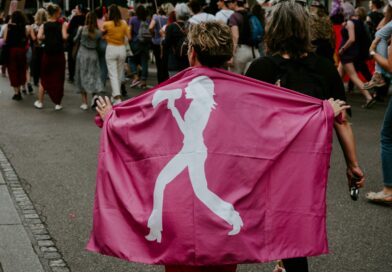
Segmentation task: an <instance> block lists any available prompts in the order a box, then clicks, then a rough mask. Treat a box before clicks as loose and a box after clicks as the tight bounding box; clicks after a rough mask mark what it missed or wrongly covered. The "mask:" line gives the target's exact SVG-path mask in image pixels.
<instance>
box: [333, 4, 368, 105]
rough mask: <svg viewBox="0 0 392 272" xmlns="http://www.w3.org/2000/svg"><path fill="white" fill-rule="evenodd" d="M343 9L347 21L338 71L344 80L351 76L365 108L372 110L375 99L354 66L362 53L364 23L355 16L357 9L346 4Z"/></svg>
mask: <svg viewBox="0 0 392 272" xmlns="http://www.w3.org/2000/svg"><path fill="white" fill-rule="evenodd" d="M343 7H344V18H345V21H344V23H343V25H342V30H341V34H342V41H341V44H340V48H339V55H340V63H339V66H338V71H339V74H340V76H341V77H342V78H343V76H344V75H345V74H347V75H348V76H349V78H350V80H351V81H352V82H353V83H354V85H355V86H357V88H358V89H359V91H360V92H361V94H362V95H363V96H364V97H365V99H366V100H365V104H364V105H363V107H364V108H370V107H371V106H372V105H373V104H374V102H375V99H374V98H373V97H372V96H371V95H370V93H369V91H368V90H365V89H364V84H363V82H362V81H361V79H360V78H359V77H358V74H357V71H356V70H355V66H354V63H355V62H356V61H357V60H358V58H359V57H360V53H361V48H360V46H361V44H360V40H359V39H360V37H361V33H360V29H362V28H363V23H362V22H361V21H359V20H358V19H357V17H356V16H355V9H354V7H353V6H352V5H351V4H350V3H348V2H344V6H343Z"/></svg>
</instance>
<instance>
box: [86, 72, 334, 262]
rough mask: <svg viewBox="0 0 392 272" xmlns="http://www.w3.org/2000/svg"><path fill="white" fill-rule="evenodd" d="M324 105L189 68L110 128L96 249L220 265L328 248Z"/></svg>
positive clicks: (328, 110)
mask: <svg viewBox="0 0 392 272" xmlns="http://www.w3.org/2000/svg"><path fill="white" fill-rule="evenodd" d="M333 122H334V117H333V111H332V107H331V106H330V105H329V103H328V102H327V101H322V100H319V99H316V98H312V97H309V96H306V95H303V94H300V93H297V92H294V91H290V90H287V89H283V88H279V87H277V86H274V85H270V84H267V83H263V82H260V81H257V80H253V79H250V78H247V77H244V76H239V75H237V74H233V73H230V72H227V71H224V70H220V69H209V68H201V67H199V68H189V69H187V70H185V71H183V72H181V73H179V74H178V75H176V76H175V77H173V78H171V79H170V80H168V81H166V82H164V83H162V84H161V85H158V86H157V87H155V88H153V89H151V90H149V91H148V92H146V93H144V94H142V95H140V96H138V97H135V98H133V99H130V100H128V101H126V102H123V103H121V104H119V105H118V106H115V107H114V109H113V110H112V111H111V112H110V113H109V114H108V116H107V117H106V119H105V121H104V122H103V124H102V125H103V127H102V134H101V140H100V150H99V161H98V170H97V185H96V186H97V187H96V196H95V204H94V212H93V229H92V234H91V238H90V241H89V243H88V245H87V249H88V250H90V251H94V252H99V253H102V254H105V255H110V256H115V257H118V258H121V259H125V260H128V261H132V262H141V263H148V264H186V265H213V264H232V263H252V262H266V261H271V260H277V259H281V258H290V257H300V256H314V255H320V254H324V253H327V252H328V245H327V235H326V183H327V178H328V168H329V160H330V154H331V149H332V130H333Z"/></svg>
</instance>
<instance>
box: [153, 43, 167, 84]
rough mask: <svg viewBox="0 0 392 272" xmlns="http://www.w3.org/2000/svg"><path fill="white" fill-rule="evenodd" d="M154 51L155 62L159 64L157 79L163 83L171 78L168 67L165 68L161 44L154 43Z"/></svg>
mask: <svg viewBox="0 0 392 272" xmlns="http://www.w3.org/2000/svg"><path fill="white" fill-rule="evenodd" d="M152 52H153V53H154V57H155V64H156V66H157V79H158V83H161V82H163V81H165V80H166V79H168V78H169V73H168V71H167V68H166V69H165V65H164V60H163V53H162V52H161V46H160V45H159V44H153V45H152Z"/></svg>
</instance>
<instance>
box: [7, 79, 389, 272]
mask: <svg viewBox="0 0 392 272" xmlns="http://www.w3.org/2000/svg"><path fill="white" fill-rule="evenodd" d="M136 93H137V92H136V91H132V92H131V95H135V94H136ZM11 96H12V89H11V88H10V86H9V83H8V79H7V78H0V146H1V148H2V149H3V150H4V152H5V154H6V155H7V157H8V158H9V160H10V161H11V163H12V164H13V166H14V167H15V170H16V172H17V174H18V175H19V177H20V178H21V179H22V182H23V184H24V187H25V189H26V190H27V192H28V193H29V195H30V197H31V199H32V201H33V203H34V205H35V206H36V208H37V209H38V211H39V212H40V213H41V215H42V217H43V218H44V219H45V221H46V224H47V225H48V229H49V231H50V234H51V235H52V237H53V238H54V239H55V240H56V245H57V247H58V248H59V250H60V251H61V252H62V254H63V256H64V259H65V260H66V262H67V263H68V265H69V267H70V268H71V270H72V271H75V272H88V271H94V272H100V271H102V272H103V271H114V272H121V271H124V272H125V271H127V272H130V271H163V269H162V267H160V266H145V265H140V264H131V263H127V262H125V261H121V260H118V259H115V258H111V257H104V256H101V255H97V254H92V253H90V252H87V251H85V249H84V248H85V245H86V242H87V240H88V238H89V233H90V229H91V222H92V205H93V198H94V190H95V171H96V163H97V151H98V140H99V133H100V131H99V129H98V128H97V127H96V126H95V124H94V122H93V117H94V112H93V111H91V110H89V111H87V112H83V111H81V110H80V109H79V106H80V98H79V95H77V94H75V93H74V87H73V86H72V85H70V84H66V94H65V98H64V103H63V105H64V109H63V110H62V111H59V112H55V111H54V110H53V106H54V105H52V103H51V102H50V101H49V98H48V97H46V98H45V104H44V109H42V110H37V109H35V108H34V107H33V102H34V100H35V98H34V96H25V97H24V99H23V101H21V102H16V101H13V100H11ZM349 102H350V104H352V106H353V112H354V115H353V118H352V123H353V127H354V130H355V135H356V139H357V146H358V153H359V158H360V163H361V165H362V167H363V169H364V170H365V171H366V175H367V184H366V189H364V190H362V191H361V198H360V199H359V201H357V202H353V201H352V200H351V199H350V197H349V195H348V192H347V187H346V181H345V164H344V159H343V156H342V153H341V150H340V147H339V145H338V144H337V141H336V140H335V144H334V151H333V156H332V161H331V170H330V179H329V187H328V232H329V242H330V251H331V253H330V254H328V255H325V256H319V257H312V258H310V266H311V271H313V272H335V271H342V272H354V271H355V272H376V271H377V272H378V271H392V258H391V256H392V246H391V244H390V243H391V241H392V239H391V231H392V216H391V213H392V208H391V207H385V206H378V205H373V204H370V203H368V202H366V200H365V199H364V195H365V192H366V191H368V190H378V189H380V188H381V170H380V160H379V157H380V154H379V153H380V150H379V141H380V139H379V131H380V127H381V123H382V118H383V114H384V111H385V108H386V103H378V104H376V105H375V106H374V107H373V108H372V109H370V110H364V109H362V108H361V107H360V105H361V102H362V98H361V97H360V96H359V95H358V94H350V95H349ZM391 167H392V166H391ZM273 266H274V264H272V263H269V264H258V265H241V266H240V269H239V271H242V272H245V271H249V272H250V271H258V272H264V271H265V272H271V271H272V268H273Z"/></svg>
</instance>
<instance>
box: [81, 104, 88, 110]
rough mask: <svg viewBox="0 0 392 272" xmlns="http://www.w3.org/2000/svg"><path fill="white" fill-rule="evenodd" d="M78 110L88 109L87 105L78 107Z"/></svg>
mask: <svg viewBox="0 0 392 272" xmlns="http://www.w3.org/2000/svg"><path fill="white" fill-rule="evenodd" d="M80 109H81V110H84V111H85V110H87V109H88V105H87V104H82V105H80Z"/></svg>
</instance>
